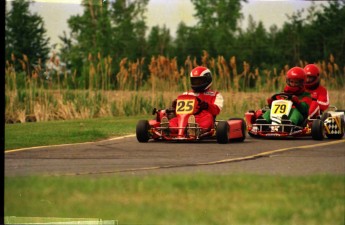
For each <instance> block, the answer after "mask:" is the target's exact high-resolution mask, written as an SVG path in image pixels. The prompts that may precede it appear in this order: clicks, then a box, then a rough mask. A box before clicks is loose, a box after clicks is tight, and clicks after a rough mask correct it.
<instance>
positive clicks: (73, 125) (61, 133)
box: [5, 115, 226, 150]
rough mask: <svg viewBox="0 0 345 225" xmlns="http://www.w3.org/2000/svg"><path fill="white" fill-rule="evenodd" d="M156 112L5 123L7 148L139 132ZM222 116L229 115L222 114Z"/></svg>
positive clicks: (83, 140) (80, 140)
mask: <svg viewBox="0 0 345 225" xmlns="http://www.w3.org/2000/svg"><path fill="white" fill-rule="evenodd" d="M153 118H154V116H152V115H142V116H130V117H126V116H122V117H108V118H95V119H83V120H59V121H48V122H39V123H16V124H5V150H11V149H18V148H25V147H35V146H46V145H56V144H69V143H81V142H88V141H97V140H102V139H106V138H110V137H118V136H123V135H128V134H135V127H136V124H137V122H138V120H140V119H147V120H150V119H153ZM219 119H226V117H224V116H219Z"/></svg>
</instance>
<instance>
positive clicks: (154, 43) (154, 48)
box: [147, 26, 172, 56]
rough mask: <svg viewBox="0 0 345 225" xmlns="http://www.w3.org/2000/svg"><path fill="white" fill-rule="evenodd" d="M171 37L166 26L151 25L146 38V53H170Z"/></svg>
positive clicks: (166, 54) (150, 54)
mask: <svg viewBox="0 0 345 225" xmlns="http://www.w3.org/2000/svg"><path fill="white" fill-rule="evenodd" d="M171 39H172V38H171V35H170V30H169V29H168V28H167V27H166V26H163V27H162V28H160V27H159V26H154V27H152V28H151V32H150V34H149V36H148V40H147V44H148V55H149V56H152V55H165V56H168V55H170V52H169V51H171Z"/></svg>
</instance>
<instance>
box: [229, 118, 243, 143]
mask: <svg viewBox="0 0 345 225" xmlns="http://www.w3.org/2000/svg"><path fill="white" fill-rule="evenodd" d="M229 120H241V121H242V126H241V130H242V137H241V138H236V139H233V140H232V141H238V142H243V141H244V140H245V139H246V134H247V123H246V121H245V120H244V119H242V118H230V119H229Z"/></svg>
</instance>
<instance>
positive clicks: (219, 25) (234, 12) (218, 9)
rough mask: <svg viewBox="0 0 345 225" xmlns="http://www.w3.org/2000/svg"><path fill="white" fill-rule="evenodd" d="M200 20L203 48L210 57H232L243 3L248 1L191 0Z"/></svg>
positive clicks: (196, 15)
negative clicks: (231, 53)
mask: <svg viewBox="0 0 345 225" xmlns="http://www.w3.org/2000/svg"><path fill="white" fill-rule="evenodd" d="M191 1H192V3H193V5H194V8H195V11H196V13H195V15H194V16H195V17H196V19H197V20H198V24H197V28H198V31H199V35H200V36H201V37H202V38H203V40H202V42H203V45H202V46H203V47H204V49H205V50H207V51H208V52H209V53H210V55H224V56H230V54H229V52H231V50H232V47H233V46H234V43H235V32H236V30H237V24H238V21H239V19H240V18H241V17H242V14H241V2H246V0H191Z"/></svg>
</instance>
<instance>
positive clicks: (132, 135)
mask: <svg viewBox="0 0 345 225" xmlns="http://www.w3.org/2000/svg"><path fill="white" fill-rule="evenodd" d="M134 136H135V134H130V135H126V136H121V137H114V138H110V139H106V140H100V141H89V142H82V143H70V144H61V145H46V146H36V147H28V148H18V149H12V150H7V151H5V154H6V153H11V152H20V151H27V150H33V149H40V148H51V147H60V146H61V147H63V146H71V145H84V144H91V143H97V142H102V141H114V140H119V139H123V138H128V137H134Z"/></svg>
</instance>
